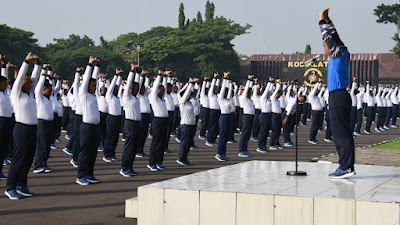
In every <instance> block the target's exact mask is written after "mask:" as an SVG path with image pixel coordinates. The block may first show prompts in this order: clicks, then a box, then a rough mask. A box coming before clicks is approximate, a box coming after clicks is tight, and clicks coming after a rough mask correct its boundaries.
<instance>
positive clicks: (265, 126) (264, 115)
mask: <svg viewBox="0 0 400 225" xmlns="http://www.w3.org/2000/svg"><path fill="white" fill-rule="evenodd" d="M272 82H273V78H272V77H270V78H269V81H268V83H267V86H266V88H264V92H263V93H262V95H261V97H260V105H261V113H260V115H259V117H258V119H259V120H260V132H259V134H258V148H257V149H256V151H257V152H260V153H266V152H269V150H268V149H267V138H268V136H269V130H271V115H272V111H271V100H270V99H269V96H270V95H271V89H272Z"/></svg>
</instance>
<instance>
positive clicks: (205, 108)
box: [199, 77, 210, 139]
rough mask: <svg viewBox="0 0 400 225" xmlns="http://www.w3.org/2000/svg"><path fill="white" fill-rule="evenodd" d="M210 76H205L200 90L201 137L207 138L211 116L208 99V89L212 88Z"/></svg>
mask: <svg viewBox="0 0 400 225" xmlns="http://www.w3.org/2000/svg"><path fill="white" fill-rule="evenodd" d="M209 83H210V82H209V78H208V77H204V81H203V83H202V85H201V91H200V105H201V109H200V114H201V126H200V134H199V138H200V139H206V131H207V128H208V122H209V116H210V102H209V100H208V91H209V88H210V84H209Z"/></svg>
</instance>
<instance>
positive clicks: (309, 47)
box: [304, 44, 311, 54]
mask: <svg viewBox="0 0 400 225" xmlns="http://www.w3.org/2000/svg"><path fill="white" fill-rule="evenodd" d="M304 54H311V45H310V44H307V45H306V49H305V50H304Z"/></svg>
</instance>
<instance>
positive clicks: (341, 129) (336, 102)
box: [318, 8, 356, 178]
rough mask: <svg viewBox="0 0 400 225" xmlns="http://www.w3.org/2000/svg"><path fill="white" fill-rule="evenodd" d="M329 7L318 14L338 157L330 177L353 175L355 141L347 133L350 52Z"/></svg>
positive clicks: (348, 124) (330, 117)
mask: <svg viewBox="0 0 400 225" xmlns="http://www.w3.org/2000/svg"><path fill="white" fill-rule="evenodd" d="M328 14H329V8H328V9H325V10H323V11H322V12H320V13H319V15H318V16H319V26H320V29H321V33H322V39H323V45H324V51H325V53H326V54H327V55H329V56H330V59H329V65H328V91H329V119H330V121H335V122H334V123H331V129H332V134H333V139H334V141H335V146H336V150H337V152H338V155H339V168H338V169H337V170H336V171H335V172H334V173H331V174H329V176H330V177H331V178H346V177H350V176H353V175H355V174H356V173H355V171H354V158H355V157H354V140H353V136H352V135H351V133H350V112H351V98H350V95H349V93H348V92H347V91H346V88H347V86H348V80H349V64H350V53H349V52H348V51H347V48H346V46H345V45H344V44H343V42H342V41H341V40H340V38H339V34H338V33H337V31H336V29H335V26H334V25H333V23H332V21H331V20H330V19H329V16H328Z"/></svg>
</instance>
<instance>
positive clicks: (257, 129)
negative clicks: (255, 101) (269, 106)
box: [252, 109, 261, 138]
mask: <svg viewBox="0 0 400 225" xmlns="http://www.w3.org/2000/svg"><path fill="white" fill-rule="evenodd" d="M260 113H261V110H259V109H255V115H254V124H253V133H252V137H256V138H258V133H259V132H260V121H259V119H258V117H259V115H260Z"/></svg>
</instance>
